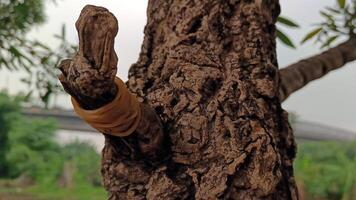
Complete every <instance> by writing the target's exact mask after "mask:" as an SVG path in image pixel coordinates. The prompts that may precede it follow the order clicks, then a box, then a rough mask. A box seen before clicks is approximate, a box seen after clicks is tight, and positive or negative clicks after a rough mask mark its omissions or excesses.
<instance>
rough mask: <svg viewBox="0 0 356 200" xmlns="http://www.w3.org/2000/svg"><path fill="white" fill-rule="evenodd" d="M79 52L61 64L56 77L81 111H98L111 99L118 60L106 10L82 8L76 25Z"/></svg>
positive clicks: (115, 29)
mask: <svg viewBox="0 0 356 200" xmlns="http://www.w3.org/2000/svg"><path fill="white" fill-rule="evenodd" d="M76 28H77V31H78V35H79V51H78V52H77V53H76V55H75V56H74V58H73V59H67V60H64V61H62V62H61V64H60V70H61V71H62V75H60V76H59V80H60V81H61V83H62V85H63V87H64V89H65V90H66V91H67V92H68V93H69V94H71V95H72V96H73V97H74V98H75V99H76V100H77V101H78V102H79V103H80V104H81V106H83V108H85V109H95V108H99V107H101V106H103V105H105V104H107V103H108V102H110V101H111V100H113V99H114V97H115V95H116V92H117V88H116V86H115V83H114V80H115V75H116V72H117V67H116V66H117V62H118V58H117V56H116V53H115V50H114V39H115V36H116V34H117V32H118V22H117V20H116V18H115V16H114V15H113V14H112V13H110V12H109V11H108V10H107V9H106V8H103V7H96V6H91V5H88V6H85V7H84V8H83V10H82V12H81V14H80V16H79V19H78V20H77V22H76Z"/></svg>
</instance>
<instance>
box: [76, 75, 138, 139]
mask: <svg viewBox="0 0 356 200" xmlns="http://www.w3.org/2000/svg"><path fill="white" fill-rule="evenodd" d="M115 83H116V85H117V88H118V92H117V95H116V97H115V99H114V100H113V101H112V102H110V103H108V104H106V105H104V106H102V107H100V108H98V109H96V110H85V109H83V108H81V107H80V105H79V103H78V102H77V101H76V100H75V99H74V98H72V104H73V107H74V111H75V112H76V113H77V114H78V115H79V116H80V117H81V118H82V119H83V120H84V121H86V122H87V123H88V124H89V125H90V126H92V127H93V128H95V129H96V130H98V131H99V132H102V133H105V134H110V135H114V136H119V137H125V136H128V135H130V134H131V133H133V132H134V131H135V130H136V128H137V126H138V124H139V122H140V118H141V109H140V103H139V102H138V101H137V99H136V97H135V96H134V95H132V94H131V93H130V92H129V91H128V90H127V88H126V85H125V83H124V82H123V81H122V80H121V79H119V78H116V79H115Z"/></svg>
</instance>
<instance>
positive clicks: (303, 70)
mask: <svg viewBox="0 0 356 200" xmlns="http://www.w3.org/2000/svg"><path fill="white" fill-rule="evenodd" d="M353 60H356V38H352V39H350V40H348V41H346V42H344V43H342V44H340V45H338V46H336V47H334V48H331V49H329V50H327V51H324V52H323V53H321V54H319V55H316V56H312V57H310V58H307V59H304V60H301V61H299V62H297V63H295V64H292V65H290V66H288V67H286V68H283V69H281V70H279V76H280V87H279V98H280V100H281V101H284V100H285V99H287V98H288V97H289V96H290V95H291V94H292V93H293V92H295V91H297V90H299V89H300V88H302V87H304V86H305V85H307V84H308V83H309V82H311V81H313V80H315V79H318V78H321V77H323V76H324V75H326V74H327V73H328V72H330V71H332V70H335V69H338V68H340V67H342V66H344V65H345V64H346V63H348V62H351V61H353Z"/></svg>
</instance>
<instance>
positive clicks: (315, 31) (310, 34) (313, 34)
mask: <svg viewBox="0 0 356 200" xmlns="http://www.w3.org/2000/svg"><path fill="white" fill-rule="evenodd" d="M322 30H323V28H322V27H320V28H317V29H315V30H313V31H311V32H309V33H308V34H307V35H306V36H305V37H304V38H303V40H302V41H301V44H303V43H305V42H306V41H308V40H310V39H312V38H313V37H314V36H316V35H317V34H318V33H319V32H320V31H322Z"/></svg>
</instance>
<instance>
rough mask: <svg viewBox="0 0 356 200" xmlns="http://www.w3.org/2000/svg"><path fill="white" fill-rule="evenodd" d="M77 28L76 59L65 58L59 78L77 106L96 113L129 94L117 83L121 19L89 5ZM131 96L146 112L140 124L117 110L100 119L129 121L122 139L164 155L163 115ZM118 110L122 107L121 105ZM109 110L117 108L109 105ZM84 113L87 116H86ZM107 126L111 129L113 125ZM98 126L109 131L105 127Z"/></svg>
mask: <svg viewBox="0 0 356 200" xmlns="http://www.w3.org/2000/svg"><path fill="white" fill-rule="evenodd" d="M76 28H77V31H78V36H79V50H78V52H77V53H76V54H75V56H74V57H73V58H72V59H65V60H63V61H62V62H61V64H60V67H59V68H60V70H61V71H62V74H61V75H60V76H59V80H60V81H61V83H62V85H63V87H64V89H65V90H66V91H67V92H68V93H69V94H70V95H71V96H72V97H73V98H74V99H75V100H76V102H77V103H79V107H80V108H78V107H77V110H78V109H83V110H90V111H89V112H86V113H93V112H91V110H96V111H98V110H99V109H98V108H103V107H104V110H108V109H107V108H108V104H109V103H110V102H112V101H113V100H114V99H115V97H117V95H120V94H121V95H123V94H126V95H128V93H129V91H127V88H126V87H125V84H123V85H124V86H123V87H120V90H119V88H118V87H117V86H116V84H115V76H116V72H117V62H118V58H117V55H116V53H115V50H114V42H115V36H116V35H117V32H118V22H117V19H116V18H115V16H114V15H113V14H112V13H110V12H109V11H108V10H107V9H106V8H103V7H97V6H92V5H87V6H85V7H84V8H83V10H82V12H81V13H80V16H79V19H78V20H77V22H76ZM130 96H131V95H130ZM128 99H131V101H127V102H126V101H125V102H124V103H125V105H124V106H132V105H133V104H132V102H133V101H135V103H134V104H135V105H139V108H137V109H139V111H138V112H140V113H142V114H140V117H138V119H137V120H138V121H136V120H134V121H135V123H134V124H136V125H134V126H132V127H129V126H130V123H129V122H128V121H130V120H131V121H132V119H128V118H130V116H131V115H127V114H130V113H126V114H124V115H123V116H117V115H110V114H113V113H101V114H102V115H106V116H108V115H109V116H115V119H112V118H113V117H106V119H105V117H103V118H100V119H99V121H100V122H101V123H104V124H105V125H107V124H112V123H114V122H115V124H114V125H117V123H116V122H118V121H120V123H121V124H122V123H123V122H128V123H127V124H122V126H124V127H126V128H127V130H130V131H128V132H125V134H124V136H127V135H129V136H127V137H123V139H122V140H124V141H125V144H126V143H127V144H128V145H129V146H133V147H137V145H135V144H138V148H139V151H135V152H140V153H142V154H143V155H145V156H146V158H148V159H153V158H158V157H159V156H160V155H161V153H160V148H161V147H162V146H161V145H162V141H163V129H162V125H161V122H160V119H159V118H158V116H157V115H156V113H155V111H154V110H153V109H152V108H151V107H149V106H148V105H146V104H143V103H139V102H138V101H137V99H135V97H133V96H132V98H131V97H130V98H128ZM130 102H131V104H130ZM114 103H115V102H114ZM121 103H123V102H121ZM117 106H122V105H121V104H119V105H116V106H114V107H115V109H116V107H117ZM120 108H122V107H120ZM102 110H103V109H102ZM122 110H125V109H121V111H122ZM126 110H127V109H126ZM128 110H135V109H128ZM117 111H120V109H118V110H117ZM136 111H137V110H136ZM109 112H115V111H113V110H110V109H109ZM77 114H78V112H77ZM131 114H132V113H131ZM132 116H136V115H132ZM81 117H82V118H83V116H81ZM89 117H93V116H89ZM94 117H96V116H94ZM120 117H121V118H120ZM125 117H126V118H125ZM97 118H98V117H96V118H95V119H97ZM105 120H109V121H105ZM115 120H116V121H115ZM131 121H130V122H131ZM136 122H137V123H136ZM91 125H93V124H91ZM93 127H95V126H93ZM106 128H108V129H109V130H111V129H110V128H113V127H106ZM98 130H99V131H101V132H105V131H102V130H101V129H98ZM132 131H134V132H132ZM105 133H106V134H109V135H114V136H119V135H118V134H117V133H114V132H110V131H109V132H105ZM107 137H109V136H107ZM120 137H121V136H120ZM132 141H133V143H134V144H132V145H130V144H129V143H130V142H132Z"/></svg>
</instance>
